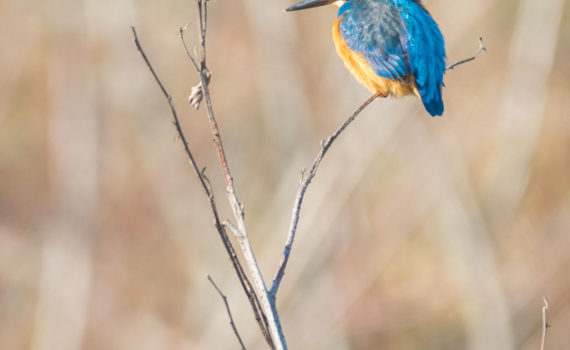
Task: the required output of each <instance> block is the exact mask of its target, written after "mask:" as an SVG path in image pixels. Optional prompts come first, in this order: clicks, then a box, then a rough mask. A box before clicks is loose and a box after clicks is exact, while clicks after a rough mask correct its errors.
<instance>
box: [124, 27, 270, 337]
mask: <svg viewBox="0 0 570 350" xmlns="http://www.w3.org/2000/svg"><path fill="white" fill-rule="evenodd" d="M131 30H132V32H133V37H134V42H135V45H136V47H137V50H138V51H139V53H140V54H141V57H142V58H143V60H144V62H145V64H146V66H147V68H148V70H149V71H150V72H151V74H152V76H153V77H154V80H155V81H156V83H157V84H158V86H159V87H160V89H161V91H162V93H163V95H164V97H165V98H166V100H167V101H168V104H169V106H170V110H171V112H172V117H173V123H174V126H175V127H176V131H177V133H178V137H179V139H180V140H181V142H182V144H183V146H184V151H185V153H186V155H187V157H188V159H189V160H190V163H191V165H192V168H193V170H194V172H195V173H196V175H197V176H198V180H199V181H200V184H201V185H202V188H203V190H204V192H205V193H206V195H207V197H208V200H209V203H210V207H211V210H212V214H213V215H214V227H215V228H216V231H217V232H218V235H219V236H220V238H221V240H222V243H223V245H224V247H225V249H226V252H227V254H228V256H229V257H230V261H231V263H232V267H233V268H234V271H235V272H236V274H237V276H238V279H239V281H240V283H241V285H242V288H243V290H244V292H245V294H246V296H247V298H248V300H249V303H250V305H251V308H252V310H253V312H254V315H255V319H256V321H257V323H258V325H259V327H260V329H261V332H262V334H263V336H264V338H265V340H266V341H267V343H268V344H269V345H270V346H272V340H271V337H270V334H269V330H268V328H269V327H268V324H267V319H266V316H265V313H264V311H263V308H262V307H261V304H260V302H259V299H258V297H257V295H256V294H255V292H254V289H253V286H252V284H251V282H250V281H249V279H248V278H247V275H246V274H245V271H244V269H243V266H242V265H241V263H240V261H239V259H238V256H237V254H236V252H235V249H234V247H233V245H232V243H231V241H230V240H229V237H228V235H227V232H226V230H225V228H224V226H223V225H222V222H221V220H220V216H219V214H218V209H217V206H216V201H215V198H214V193H213V192H212V190H211V186H210V183H209V181H208V179H207V178H206V176H205V175H204V172H203V170H200V167H199V166H198V164H197V162H196V160H195V158H194V156H193V154H192V151H191V150H190V146H189V145H188V141H187V140H186V136H185V135H184V132H183V131H182V127H181V126H180V122H179V119H178V113H177V112H176V108H175V107H174V103H173V102H172V97H171V96H170V94H169V93H168V92H167V90H166V88H165V87H164V85H163V84H162V82H161V80H160V79H159V77H158V75H157V74H156V72H155V70H154V68H153V67H152V64H151V63H150V61H149V59H148V58H147V56H146V54H145V52H144V50H143V48H142V46H141V44H140V42H139V39H138V36H137V32H136V30H135V28H134V27H131Z"/></svg>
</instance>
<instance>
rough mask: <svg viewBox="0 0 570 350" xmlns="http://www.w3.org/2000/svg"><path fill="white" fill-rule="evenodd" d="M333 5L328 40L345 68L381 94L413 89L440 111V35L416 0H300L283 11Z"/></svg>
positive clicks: (442, 46) (433, 112)
mask: <svg viewBox="0 0 570 350" xmlns="http://www.w3.org/2000/svg"><path fill="white" fill-rule="evenodd" d="M328 4H335V5H337V6H338V7H339V11H338V17H337V19H336V21H335V22H334V25H333V41H334V44H335V47H336V51H337V53H338V55H339V56H340V57H341V58H342V60H343V61H344V64H345V65H346V67H347V68H348V70H349V71H350V72H351V73H352V74H353V75H354V76H355V77H356V79H358V81H360V83H362V84H363V85H364V86H366V87H367V88H368V89H369V90H370V91H372V92H373V93H378V94H380V95H381V96H382V97H387V96H395V97H402V96H405V95H410V94H415V95H416V96H418V97H419V98H420V99H421V100H422V102H423V104H424V106H425V109H426V110H427V111H428V113H429V114H431V115H432V116H436V115H441V114H442V113H443V99H442V96H441V88H442V86H443V74H444V73H445V71H446V62H445V61H446V55H445V44H444V40H443V36H442V34H441V32H440V30H439V28H438V26H437V24H436V23H435V21H434V20H433V18H432V17H431V16H430V14H429V12H428V11H427V10H426V8H425V7H424V6H423V5H422V3H421V1H420V0H303V1H301V2H299V3H298V4H296V5H293V6H291V7H289V8H288V9H287V11H296V10H303V9H308V8H312V7H317V6H323V5H328Z"/></svg>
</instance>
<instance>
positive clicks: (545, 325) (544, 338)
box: [540, 297, 550, 350]
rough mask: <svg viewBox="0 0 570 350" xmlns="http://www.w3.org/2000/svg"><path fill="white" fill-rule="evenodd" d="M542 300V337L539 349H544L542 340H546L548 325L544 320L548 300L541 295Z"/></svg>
mask: <svg viewBox="0 0 570 350" xmlns="http://www.w3.org/2000/svg"><path fill="white" fill-rule="evenodd" d="M542 301H543V302H544V306H543V307H542V339H541V341H540V350H544V342H545V341H546V330H547V329H548V327H550V325H549V324H548V322H546V310H547V309H548V300H546V298H545V297H542Z"/></svg>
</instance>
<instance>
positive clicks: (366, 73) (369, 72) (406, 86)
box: [332, 16, 419, 97]
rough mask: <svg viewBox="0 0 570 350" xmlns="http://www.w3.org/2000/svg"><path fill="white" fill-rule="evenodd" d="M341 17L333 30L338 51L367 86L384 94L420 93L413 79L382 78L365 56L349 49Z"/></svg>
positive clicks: (345, 63) (355, 74) (346, 63)
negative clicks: (341, 32)
mask: <svg viewBox="0 0 570 350" xmlns="http://www.w3.org/2000/svg"><path fill="white" fill-rule="evenodd" d="M341 19H342V16H341V17H339V18H337V19H336V21H335V22H334V25H333V30H332V32H333V41H334V45H335V48H336V52H337V53H338V55H339V56H340V58H342V60H343V61H344V65H345V66H346V68H348V70H349V71H350V72H351V73H352V75H354V76H355V77H356V79H357V80H358V81H359V82H360V83H361V84H362V85H364V86H366V87H367V88H368V90H370V91H371V92H373V93H376V92H380V93H382V94H383V95H384V96H389V95H391V96H395V97H402V96H405V95H410V94H416V95H419V94H418V93H417V89H416V87H415V84H414V82H413V79H411V80H410V82H409V83H404V82H401V81H398V80H391V79H386V78H382V77H381V76H379V75H378V74H376V72H374V70H373V69H372V67H371V66H370V64H369V63H368V61H367V60H366V59H365V58H364V56H362V55H361V54H360V53H358V52H355V51H352V50H351V49H349V48H348V45H347V44H346V41H345V40H344V39H343V37H342V36H341V34H340V26H339V25H340V20H341Z"/></svg>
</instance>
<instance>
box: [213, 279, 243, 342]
mask: <svg viewBox="0 0 570 350" xmlns="http://www.w3.org/2000/svg"><path fill="white" fill-rule="evenodd" d="M206 278H208V281H210V283H211V284H212V286H214V288H215V289H216V291H217V292H218V294H219V295H220V297H222V300H223V301H224V304H225V305H226V311H227V313H228V317H229V318H230V325H231V326H232V329H233V330H234V334H235V335H236V337H237V339H238V341H239V345H241V348H242V349H243V350H245V345H243V341H242V340H241V337H240V336H239V332H238V330H237V328H236V325H235V323H234V318H233V317H232V312H231V311H230V305H229V304H228V298H227V297H226V296H225V295H224V293H222V291H221V290H220V288H218V286H217V285H216V282H214V280H213V279H212V277H210V275H206Z"/></svg>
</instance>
